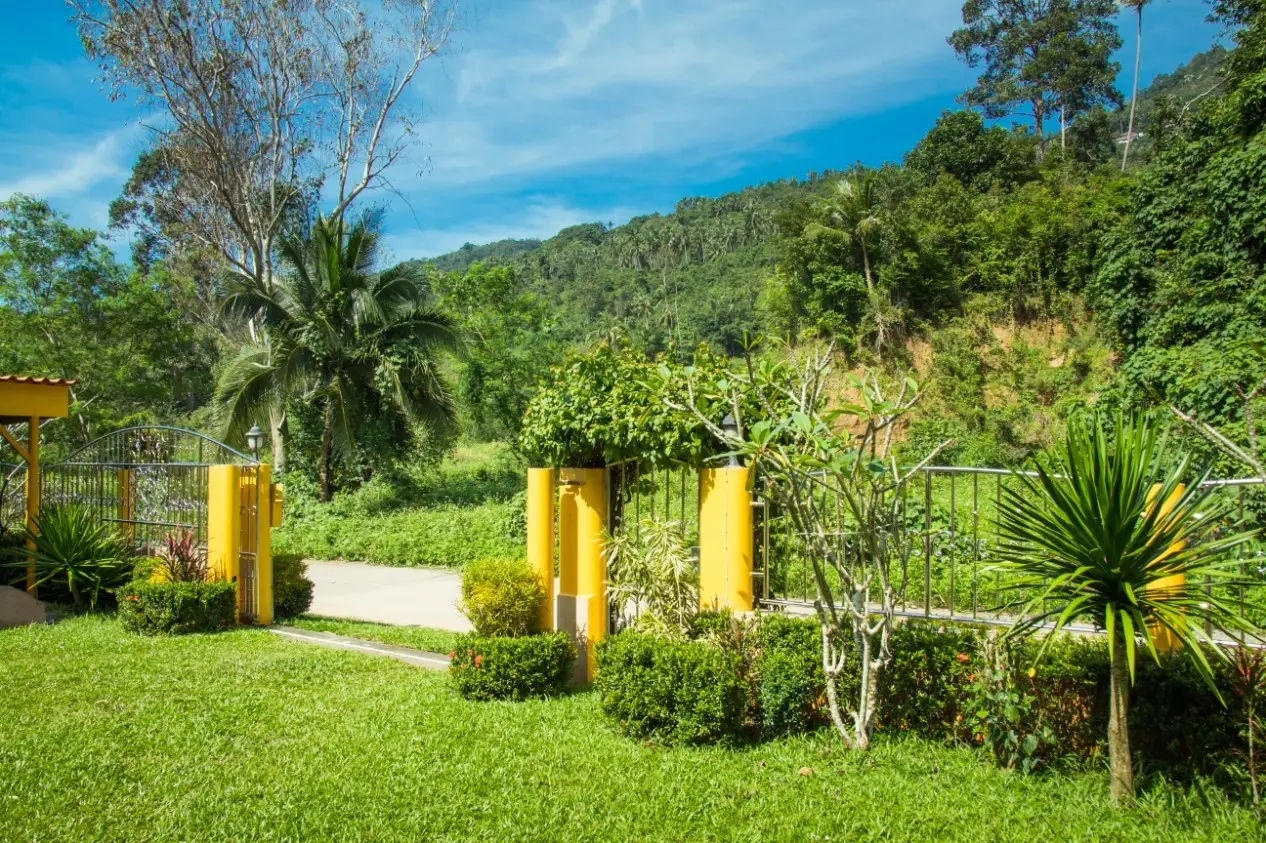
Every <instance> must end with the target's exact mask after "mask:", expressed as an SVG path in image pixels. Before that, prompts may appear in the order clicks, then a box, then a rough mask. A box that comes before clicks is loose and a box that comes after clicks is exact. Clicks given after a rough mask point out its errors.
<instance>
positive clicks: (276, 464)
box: [268, 409, 286, 474]
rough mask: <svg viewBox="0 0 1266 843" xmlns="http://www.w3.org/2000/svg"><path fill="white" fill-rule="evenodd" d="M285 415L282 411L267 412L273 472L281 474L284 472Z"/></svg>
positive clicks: (271, 410)
mask: <svg viewBox="0 0 1266 843" xmlns="http://www.w3.org/2000/svg"><path fill="white" fill-rule="evenodd" d="M285 424H286V413H285V411H284V410H277V409H270V410H269V411H268V436H269V439H271V441H272V445H273V471H275V472H276V473H277V474H281V473H282V472H284V471H285V470H286V431H285V430H284V428H285Z"/></svg>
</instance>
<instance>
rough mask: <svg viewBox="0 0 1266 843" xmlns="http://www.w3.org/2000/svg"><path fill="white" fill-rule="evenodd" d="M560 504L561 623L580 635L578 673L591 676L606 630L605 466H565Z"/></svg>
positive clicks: (559, 591) (561, 625) (563, 627)
mask: <svg viewBox="0 0 1266 843" xmlns="http://www.w3.org/2000/svg"><path fill="white" fill-rule="evenodd" d="M560 481H561V485H562V493H561V494H560V495H559V505H558V506H559V508H558V532H559V544H558V601H557V605H558V628H559V629H562V630H567V631H568V632H570V633H571V634H572V636H573V638H575V639H576V641H577V644H578V649H579V651H580V661H579V664H578V665H577V668H578V670H577V674H578V676H583V677H584V678H585V679H586V680H592V679H593V672H594V660H593V656H594V645H595V644H597V642H599V641H601V640H602V639H603V638H605V637H606V634H607V599H606V592H607V576H606V574H607V572H606V560H605V554H604V550H605V545H604V542H603V539H602V532H603V530H604V529H605V527H606V520H607V518H606V514H607V471H606V469H605V468H564V469H562V472H561V478H560ZM582 671H583V672H582Z"/></svg>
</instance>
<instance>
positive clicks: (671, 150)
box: [397, 0, 962, 192]
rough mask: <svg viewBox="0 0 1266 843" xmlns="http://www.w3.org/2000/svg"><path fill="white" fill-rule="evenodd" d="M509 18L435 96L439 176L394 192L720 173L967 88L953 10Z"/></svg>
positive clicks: (678, 3) (694, 0)
mask: <svg viewBox="0 0 1266 843" xmlns="http://www.w3.org/2000/svg"><path fill="white" fill-rule="evenodd" d="M511 8H512V9H514V10H517V11H510V10H508V9H504V8H503V10H502V11H501V12H499V13H497V14H496V15H495V16H494V15H489V16H487V17H485V18H484V19H483V20H482V21H481V27H480V28H479V29H478V30H475V31H473V32H471V33H470V34H469V36H468V37H467V39H466V40H467V41H468V45H467V46H468V47H469V46H470V45H473V44H478V45H479V46H478V47H472V48H470V49H467V50H466V51H465V52H463V53H460V54H458V58H457V61H456V63H455V68H453V69H454V70H455V72H454V74H453V75H454V77H455V84H453V85H452V87H451V89H450V90H449V91H448V92H447V94H445V93H440V94H439V95H438V96H437V95H436V92H435V91H431V94H432V96H430V97H429V98H428V104H429V106H430V111H431V114H432V116H433V118H434V119H433V120H432V121H429V122H427V123H424V124H423V125H422V127H421V135H422V137H423V138H425V140H426V145H427V154H428V158H429V160H430V163H431V166H430V168H429V170H428V172H427V174H426V175H425V176H424V177H423V178H421V179H420V180H418V179H412V178H410V177H405V178H404V179H403V180H401V179H400V177H397V186H398V187H401V188H403V189H405V190H406V192H408V190H409V189H410V188H418V189H424V188H425V187H431V188H435V187H441V188H442V187H446V186H458V185H487V184H490V183H493V182H496V181H498V180H501V179H503V178H506V177H529V176H532V175H534V174H544V173H551V172H558V171H563V170H568V169H573V168H585V167H592V166H595V165H599V164H602V163H606V162H627V161H632V160H637V159H641V160H649V159H654V158H660V159H665V158H671V157H673V156H677V155H683V154H684V155H687V156H689V157H693V156H692V153H696V152H698V151H700V150H705V149H706V150H707V152H708V154H709V155H710V156H715V157H725V156H728V155H733V154H735V153H739V152H743V151H750V150H752V149H756V148H759V147H762V146H764V145H767V144H769V143H771V142H775V141H777V140H779V139H781V138H783V137H786V136H787V135H789V134H792V133H795V132H797V131H801V130H804V129H808V128H811V127H812V126H814V125H818V124H821V123H823V122H827V121H830V120H834V119H839V118H841V117H845V116H848V115H852V114H859V113H865V112H866V111H869V110H873V109H875V108H879V107H890V106H893V105H898V104H901V103H903V102H907V101H910V100H913V99H917V98H921V97H926V96H928V95H930V94H933V93H936V92H938V91H942V90H953V89H956V88H958V87H959V85H960V83H961V81H962V80H961V78H959V77H960V76H961V71H959V70H958V67H957V65H956V64H955V62H954V59H953V54H952V53H951V52H950V51H949V48H948V47H947V46H946V45H945V34H946V33H947V32H949V31H950V30H951V29H952V28H953V26H954V25H955V23H956V20H957V7H956V4H955V3H949V2H945V0H906V2H899V3H898V2H882V3H868V4H859V3H830V4H822V3H820V2H814V0H784V2H781V3H779V4H776V5H775V4H771V3H768V2H757V0H642V2H631V0H596V2H595V0H589V2H559V0H529V2H522V3H516V4H515V5H514V6H513V7H511ZM449 64H450V66H451V65H452V64H453V63H452V62H450V63H449ZM947 71H948V72H947ZM445 81H447V77H446V79H445ZM657 166H671V162H665V161H662V160H661V161H658V162H657Z"/></svg>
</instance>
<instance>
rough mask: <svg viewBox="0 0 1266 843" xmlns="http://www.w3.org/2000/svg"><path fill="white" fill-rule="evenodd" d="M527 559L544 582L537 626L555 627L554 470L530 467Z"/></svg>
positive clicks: (546, 629)
mask: <svg viewBox="0 0 1266 843" xmlns="http://www.w3.org/2000/svg"><path fill="white" fill-rule="evenodd" d="M527 560H528V565H529V566H531V568H532V571H533V572H534V573H535V574H536V575H537V577H539V578H540V580H541V588H542V589H544V591H545V599H544V600H542V601H541V609H540V613H539V615H538V618H537V625H538V626H540V628H541V630H542V631H549V630H552V629H553V628H554V469H552V468H529V469H528V479H527Z"/></svg>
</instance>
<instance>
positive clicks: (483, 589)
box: [458, 559, 545, 638]
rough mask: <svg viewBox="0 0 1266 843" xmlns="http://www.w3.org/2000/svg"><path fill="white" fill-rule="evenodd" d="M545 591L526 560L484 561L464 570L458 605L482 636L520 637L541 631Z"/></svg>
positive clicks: (468, 566) (473, 563)
mask: <svg viewBox="0 0 1266 843" xmlns="http://www.w3.org/2000/svg"><path fill="white" fill-rule="evenodd" d="M544 601H545V589H544V588H542V587H541V581H540V579H539V578H538V577H537V576H536V574H535V573H534V572H533V571H532V569H531V568H530V567H528V563H527V562H526V561H525V560H523V559H481V560H479V561H478V562H472V563H471V564H469V565H467V566H466V567H465V568H464V569H463V570H462V599H461V603H460V605H459V606H458V608H460V609H461V610H462V613H463V614H465V615H466V617H467V618H469V619H470V622H471V624H473V625H474V627H475V631H476V632H478V633H479V634H480V635H483V636H486V637H490V638H497V637H516V638H517V637H519V636H523V635H531V634H533V633H535V632H537V631H538V624H539V622H540V609H541V604H542V603H543V602H544Z"/></svg>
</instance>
